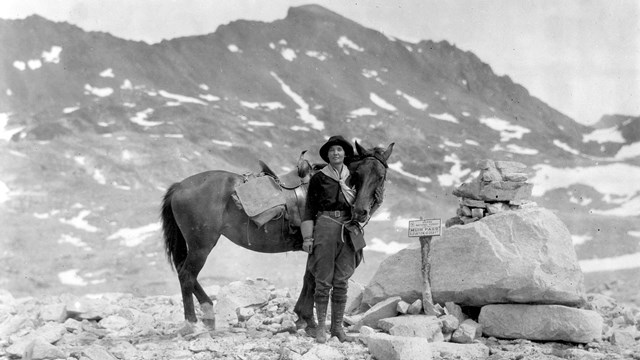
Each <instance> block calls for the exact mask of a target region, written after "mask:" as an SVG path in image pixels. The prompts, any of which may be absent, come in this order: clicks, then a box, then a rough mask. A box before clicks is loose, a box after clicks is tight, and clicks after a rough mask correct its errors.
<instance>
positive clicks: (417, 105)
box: [396, 90, 429, 110]
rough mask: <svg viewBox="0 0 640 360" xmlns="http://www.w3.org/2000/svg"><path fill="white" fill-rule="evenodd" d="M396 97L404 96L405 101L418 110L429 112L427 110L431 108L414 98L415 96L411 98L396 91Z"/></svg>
mask: <svg viewBox="0 0 640 360" xmlns="http://www.w3.org/2000/svg"><path fill="white" fill-rule="evenodd" d="M396 95H399V96H402V97H403V98H404V99H405V100H407V102H408V103H409V105H411V106H413V107H414V108H416V109H418V110H427V108H428V107H429V105H428V104H425V103H423V102H422V101H420V100H418V99H416V98H414V97H413V96H410V95H408V94H406V93H404V92H402V91H400V90H396Z"/></svg>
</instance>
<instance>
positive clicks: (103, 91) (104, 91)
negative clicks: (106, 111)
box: [84, 84, 113, 97]
mask: <svg viewBox="0 0 640 360" xmlns="http://www.w3.org/2000/svg"><path fill="white" fill-rule="evenodd" d="M84 90H85V91H84V93H85V94H87V95H89V94H93V95H95V96H98V97H107V96H109V95H111V94H113V89H112V88H110V87H105V88H97V87H93V86H91V85H89V84H85V85H84Z"/></svg>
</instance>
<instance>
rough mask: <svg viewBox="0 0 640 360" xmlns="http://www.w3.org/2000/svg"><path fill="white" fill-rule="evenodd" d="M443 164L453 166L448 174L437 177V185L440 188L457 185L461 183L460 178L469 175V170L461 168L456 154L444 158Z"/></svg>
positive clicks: (460, 162)
mask: <svg viewBox="0 0 640 360" xmlns="http://www.w3.org/2000/svg"><path fill="white" fill-rule="evenodd" d="M444 162H448V163H453V166H452V167H451V171H450V172H449V173H448V174H441V175H438V183H440V186H442V187H449V186H453V185H459V184H461V183H462V178H463V177H465V176H467V175H469V174H470V173H471V169H463V168H462V161H461V160H460V158H459V157H458V155H456V154H451V155H447V156H445V157H444Z"/></svg>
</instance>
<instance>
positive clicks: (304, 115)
mask: <svg viewBox="0 0 640 360" xmlns="http://www.w3.org/2000/svg"><path fill="white" fill-rule="evenodd" d="M271 76H273V77H274V78H275V79H276V81H278V83H279V84H280V86H281V87H282V91H284V93H285V94H287V95H289V97H290V98H291V99H292V100H293V102H295V103H296V105H298V106H299V107H300V108H299V109H297V110H296V112H297V113H298V116H299V117H300V120H302V122H304V123H307V124H309V125H310V126H311V127H312V128H313V129H316V130H324V122H322V121H320V120H318V119H317V118H316V117H315V116H314V115H313V114H311V112H310V111H309V104H307V103H306V102H305V101H304V99H303V98H302V96H300V95H298V94H296V93H295V92H294V91H293V90H292V89H291V87H289V85H287V84H286V83H285V82H284V81H282V79H280V77H279V76H278V75H277V74H276V73H274V72H273V71H272V72H271Z"/></svg>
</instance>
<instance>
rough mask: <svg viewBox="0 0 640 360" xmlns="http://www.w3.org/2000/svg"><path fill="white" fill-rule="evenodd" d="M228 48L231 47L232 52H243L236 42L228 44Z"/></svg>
mask: <svg viewBox="0 0 640 360" xmlns="http://www.w3.org/2000/svg"><path fill="white" fill-rule="evenodd" d="M227 49H229V51H231V52H232V53H241V52H242V50H240V48H239V47H238V46H237V45H236V44H229V45H228V46H227Z"/></svg>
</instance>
